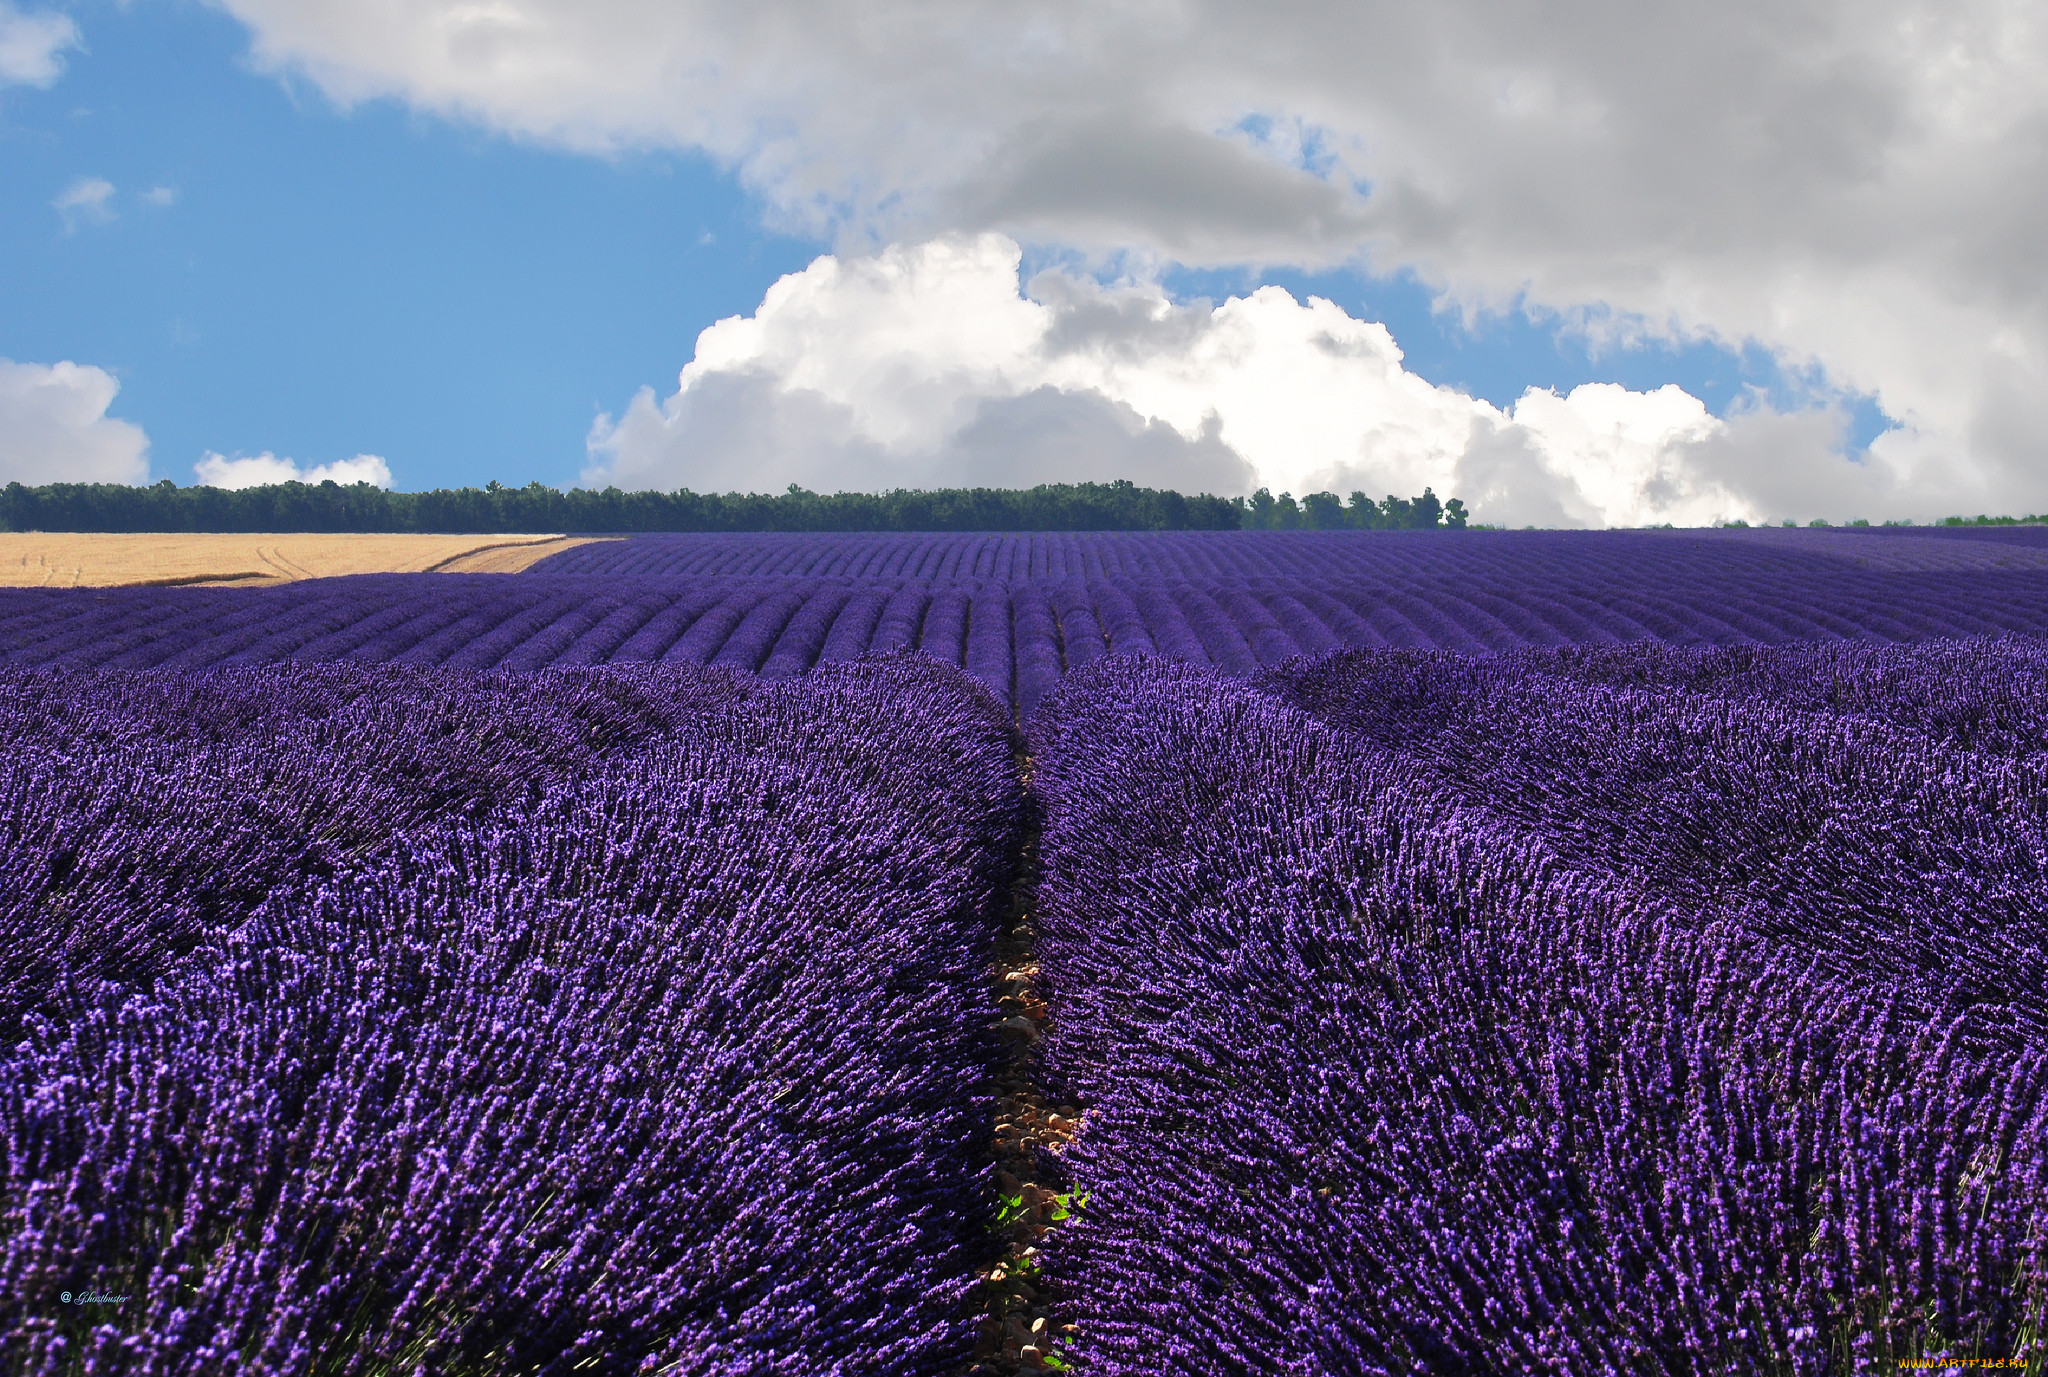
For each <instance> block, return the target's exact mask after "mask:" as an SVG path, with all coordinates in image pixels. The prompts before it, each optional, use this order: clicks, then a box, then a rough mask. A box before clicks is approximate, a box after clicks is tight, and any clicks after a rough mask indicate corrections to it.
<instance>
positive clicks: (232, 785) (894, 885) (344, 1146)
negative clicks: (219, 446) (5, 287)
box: [0, 660, 1021, 1374]
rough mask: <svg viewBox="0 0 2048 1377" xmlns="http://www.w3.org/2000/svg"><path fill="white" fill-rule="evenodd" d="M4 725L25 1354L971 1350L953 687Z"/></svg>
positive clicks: (630, 1365)
mask: <svg viewBox="0 0 2048 1377" xmlns="http://www.w3.org/2000/svg"><path fill="white" fill-rule="evenodd" d="M0 740H4V750H0V762H4V764H0V780H4V787H5V793H4V796H0V816H4V830H0V843H4V847H5V852H6V854H5V857H4V860H0V933H4V942H5V952H4V962H0V964H4V967H5V969H6V970H7V971H8V973H9V976H10V981H9V985H8V987H7V991H6V993H7V1001H8V1002H7V1008H6V1017H7V1019H8V1023H9V1027H8V1030H7V1041H6V1047H7V1049H8V1050H7V1051H6V1053H5V1054H4V1056H0V1150H4V1153H5V1164H4V1165H5V1170H4V1175H0V1190H4V1197H0V1352H4V1354H5V1357H4V1359H0V1365H4V1367H5V1369H6V1370H8V1371H11V1372H21V1373H29V1372H38V1373H41V1372H47V1373H59V1372H63V1373H113V1372H140V1371H148V1372H158V1373H191V1374H202V1373H203V1374H214V1373H224V1372H265V1373H271V1372H299V1373H308V1372H321V1373H388V1372H399V1371H439V1372H451V1371H459V1372H508V1373H509V1372H571V1371H574V1372H597V1373H627V1372H640V1371H654V1370H657V1369H658V1370H661V1371H665V1372H671V1373H756V1372H761V1373H765V1372H796V1371H802V1372H807V1373H808V1372H820V1373H829V1372H855V1371H858V1372H883V1373H935V1372H941V1371H948V1370H952V1369H954V1368H957V1367H958V1366H959V1365H960V1363H961V1362H962V1361H963V1360H964V1358H965V1356H966V1354H967V1351H968V1347H969V1345H970V1343H971V1339H970V1335H969V1329H968V1324H967V1317H966V1312H965V1310H964V1307H965V1305H966V1301H967V1296H968V1292H969V1290H970V1288H971V1286H972V1284H973V1278H972V1269H973V1267H974V1266H975V1265H976V1264H977V1263H979V1262H981V1261H982V1260H983V1259H984V1257H985V1256H986V1255H988V1254H989V1252H990V1249H991V1245H990V1243H989V1241H988V1234H987V1232H986V1230H985V1229H984V1227H983V1223H982V1220H983V1215H984V1214H985V1210H984V1208H983V1206H984V1201H983V1196H984V1194H985V1186H983V1185H982V1184H981V1183H980V1182H979V1180H978V1179H977V1177H976V1175H975V1172H976V1170H977V1167H976V1165H975V1162H974V1154H975V1153H976V1151H977V1149H978V1148H979V1146H980V1144H981V1139H982V1138H983V1137H984V1136H985V1129H986V1123H987V1120H988V1106H987V1103H986V1102H985V1101H984V1100H982V1099H980V1098H978V1096H977V1090H976V1087H977V1086H978V1085H979V1084H980V1082H981V1081H982V1079H983V1078H984V1077H985V1076H986V1075H987V1074H988V1071H989V1068H990V1066H991V1064H992V1062H993V1058H994V1056H995V1055H996V1052H995V1048H994V1046H993V1040H994V1039H993V1034H991V1033H990V1032H989V1031H988V1030H987V1027H986V1024H987V1023H988V1020H987V1019H986V1018H985V1017H982V1016H980V1015H979V1014H978V1009H979V1007H980V1003H981V999H980V985H981V983H982V981H983V979H984V972H983V968H982V966H983V962H984V961H985V950H984V949H985V947H986V944H987V939H988V932H989V925H990V923H991V921H992V919H991V911H992V908H993V906H994V905H995V904H996V902H997V901H998V897H999V895H1000V894H1001V893H1002V892H1003V890H1004V887H1005V886H1006V885H1007V884H1008V882H1009V870H1010V867H1011V865H1012V864H1013V860H1014V848H1015V840H1016V836H1017V832H1018V812H1019V809H1020V807H1021V792H1020V790H1019V787H1018V785H1017V783H1016V780H1015V776H1014V773H1013V771H1012V768H1011V761H1010V743H1009V738H1008V736H1007V729H1006V727H1005V725H1004V723H1003V722H1002V720H1001V717H1000V715H999V712H998V710H997V709H996V707H995V705H994V704H993V703H992V702H991V701H990V700H989V699H988V698H987V697H986V695H985V694H983V693H982V692H981V691H980V690H978V689H976V688H974V687H973V686H971V685H970V684H969V683H968V682H967V681H966V680H964V679H962V678H961V677H960V676H959V675H958V673H957V672H956V671H953V670H949V669H945V668H943V667H941V666H938V665H934V664H930V663H928V662H923V661H918V660H908V661H903V660H898V661H876V662H870V663H868V664H864V665H858V666H848V667H843V668H840V669H837V670H834V671H830V672H827V673H821V674H818V675H814V676H812V677H811V678H809V679H808V680H806V681H804V682H802V683H799V684H787V685H768V684H760V683H757V682H755V681H751V680H746V679H739V678H735V677H734V676H731V675H729V674H726V673H723V672H719V671H710V672H707V671H704V670H699V669H693V668H689V667H659V668H640V669H628V670H600V671H583V672H575V673H563V674H546V675H531V676H507V677H493V676H458V675H449V674H446V673H443V672H438V671H421V670H416V669H401V668H377V669H373V668H362V667H341V666H333V667H312V668H305V667H301V668H296V669H282V670H279V669H269V670H244V671H236V672H232V673H228V674H225V675H210V676H198V677H192V676H162V675H147V676H134V675H124V674H120V673H111V674H108V673H101V674H96V675H91V676H82V675H73V676H64V675H56V676H53V675H47V674H19V673H17V674H11V675H8V676H6V677H5V679H4V681H0ZM88 1296H90V1297H121V1298H122V1299H121V1300H120V1302H119V1303H107V1302H105V1301H103V1300H99V1299H94V1300H90V1301H89V1300H87V1299H86V1298H87V1297H88Z"/></svg>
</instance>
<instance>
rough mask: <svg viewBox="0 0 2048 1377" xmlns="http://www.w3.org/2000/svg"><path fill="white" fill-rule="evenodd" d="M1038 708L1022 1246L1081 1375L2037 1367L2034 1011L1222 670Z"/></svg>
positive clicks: (1064, 696)
mask: <svg viewBox="0 0 2048 1377" xmlns="http://www.w3.org/2000/svg"><path fill="white" fill-rule="evenodd" d="M1347 682H1348V683H1351V684H1352V686H1353V687H1356V688H1358V689H1360V691H1361V692H1363V691H1365V689H1366V683H1365V681H1364V680H1363V679H1356V680H1351V681H1347ZM1554 687H1555V681H1552V683H1551V684H1548V685H1544V686H1543V692H1544V693H1548V692H1549V691H1550V690H1551V689H1553V688H1554ZM1397 689H1398V686H1396V689H1390V690H1389V692H1390V693H1393V694H1394V696H1395V697H1396V699H1397V701H1398V692H1397ZM1484 720H1485V721H1486V722H1487V724H1488V726H1487V730H1488V731H1489V733H1490V734H1489V735H1488V736H1487V737H1486V738H1484V740H1483V744H1485V745H1487V746H1492V747H1496V748H1499V747H1501V746H1503V744H1504V743H1503V742H1502V741H1501V740H1500V737H1499V733H1501V732H1503V731H1504V730H1505V727H1504V725H1503V722H1502V721H1498V720H1494V719H1484ZM1573 720H1575V721H1578V720H1581V719H1573ZM1467 721H1468V719H1467V718H1465V717H1463V716H1455V717H1454V718H1453V719H1452V720H1451V725H1450V727H1449V728H1448V729H1449V730H1452V731H1455V730H1458V729H1459V728H1460V727H1461V726H1462V725H1463V724H1464V723H1466V722H1467ZM1444 729H1445V728H1443V727H1441V726H1440V727H1439V728H1438V730H1444ZM1034 733H1035V749H1036V752H1037V773H1036V779H1037V781H1038V784H1039V787H1040V788H1042V790H1043V795H1044V807H1045V833H1044V838H1043V843H1042V845H1043V855H1044V862H1045V880H1044V884H1043V888H1042V890H1041V895H1040V900H1041V905H1040V915H1039V928H1040V946H1039V950H1040V955H1041V960H1042V963H1043V973H1044V980H1045V982H1046V983H1047V984H1049V985H1050V986H1051V988H1052V989H1053V991H1054V1018H1053V1021H1052V1024H1051V1027H1052V1029H1053V1031H1052V1033H1051V1035H1050V1037H1049V1039H1048V1043H1047V1048H1046V1058H1047V1069H1048V1074H1049V1075H1052V1076H1054V1077H1057V1078H1061V1079H1063V1081H1064V1082H1065V1083H1066V1084H1068V1085H1070V1086H1071V1087H1073V1089H1074V1092H1075V1093H1076V1095H1077V1096H1079V1097H1081V1098H1082V1099H1083V1101H1084V1102H1086V1103H1089V1104H1091V1105H1092V1108H1091V1111H1090V1116H1089V1125H1088V1127H1087V1129H1086V1130H1085V1131H1084V1132H1083V1134H1082V1136H1081V1138H1080V1140H1079V1142H1078V1143H1077V1144H1076V1145H1075V1147H1074V1148H1073V1149H1072V1150H1071V1151H1070V1152H1069V1153H1068V1155H1067V1159H1066V1166H1067V1169H1068V1170H1070V1171H1071V1173H1072V1175H1073V1178H1074V1180H1075V1183H1076V1187H1077V1189H1080V1190H1085V1191H1086V1192H1087V1193H1088V1195H1089V1199H1090V1206H1089V1209H1088V1211H1086V1212H1085V1213H1084V1214H1083V1215H1082V1216H1081V1217H1080V1218H1079V1220H1078V1221H1077V1222H1075V1223H1073V1224H1070V1225H1069V1226H1067V1227H1065V1228H1063V1229H1062V1230H1061V1232H1060V1233H1059V1234H1058V1235H1056V1237H1055V1239H1054V1241H1053V1243H1052V1244H1051V1245H1050V1247H1049V1248H1048V1250H1047V1262H1046V1272H1047V1275H1048V1277H1049V1278H1050V1279H1051V1281H1052V1282H1053V1284H1055V1285H1057V1286H1058V1287H1059V1288H1060V1294H1062V1295H1063V1296H1066V1297H1068V1298H1069V1301H1068V1314H1067V1315H1066V1316H1065V1318H1068V1319H1071V1320H1074V1321H1076V1322H1078V1325H1079V1329H1080V1336H1081V1337H1080V1338H1078V1339H1077V1340H1076V1342H1075V1345H1074V1347H1075V1351H1076V1353H1077V1354H1078V1355H1079V1356H1080V1358H1081V1359H1082V1360H1083V1361H1084V1362H1085V1363H1086V1364H1087V1366H1088V1368H1089V1370H1091V1371H1095V1372H1101V1373H1157V1372H1161V1371H1174V1372H1190V1373H1239V1372H1283V1371H1300V1372H1318V1373H1394V1372H1444V1373H1448V1372H1474V1371H1488V1372H1505V1371H1515V1372H1521V1371H1530V1372H1533V1371H1568V1372H1595V1371H1631V1372H1660V1373H1698V1374H1705V1373H1725V1372H1755V1373H1763V1372H1805V1373H1816V1374H1818V1373H1823V1372H1847V1371H1862V1370H1869V1369H1873V1368H1886V1367H1889V1366H1890V1365H1893V1364H1896V1363H1897V1362H1899V1361H1901V1360H1903V1359H1907V1358H1923V1357H1943V1356H1945V1357H1964V1356H1971V1355H1975V1356H1982V1357H1997V1358H2006V1357H2013V1356H2020V1357H2027V1356H2030V1355H2031V1356H2032V1357H2034V1358H2035V1359H2037V1360H2038V1358H2039V1357H2040V1356H2041V1355H2040V1353H2039V1347H2038V1346H2039V1343H2040V1336H2041V1334H2042V1327H2041V1323H2042V1319H2043V1312H2044V1306H2048V1047H2044V1045H2043V1044H2042V1043H2041V1042H2040V1041H2039V1040H2037V1039H2034V1038H2032V1037H2022V1038H2020V1039H2019V1040H2018V1041H2017V1042H2016V1043H2013V1042H2007V1043H2004V1044H1994V1043H1992V1042H1990V1041H1987V1040H1986V1039H1984V1038H1982V1037H1980V1036H1979V1035H1978V1034H1979V1032H1980V1031H1981V1030H1980V1028H1979V1027H1978V1026H1977V1012H1976V1011H1975V1010H1973V1009H1970V1008H1956V1007H1940V1008H1936V1007H1930V1005H1929V1003H1928V1001H1926V1000H1924V999H1922V998H1920V997H1918V995H1917V993H1916V992H1915V991H1914V990H1913V989H1911V988H1908V987H1907V986H1906V985H1905V984H1903V983H1902V982H1900V981H1898V980H1895V979H1889V978H1885V977H1886V976H1887V974H1888V969H1887V963H1888V961H1889V959H1890V957H1889V953H1887V952H1882V951H1869V950H1866V951H1865V952H1864V953H1863V955H1864V956H1865V957H1867V958H1868V960H1869V961H1870V963H1871V964H1869V965H1867V966H1864V967H1859V968H1853V969H1848V968H1845V967H1844V964H1843V963H1842V962H1841V961H1839V960H1829V959H1824V957H1825V955H1826V954H1824V953H1819V952H1817V951H1815V950H1813V949H1811V948H1810V947H1801V946H1799V945H1796V944H1791V943H1787V942H1785V941H1783V940H1781V937H1780V935H1778V934H1776V933H1774V932H1772V931H1768V930H1765V929H1763V928H1761V927H1758V926H1755V925H1752V924H1751V923H1749V922H1748V921H1746V918H1747V916H1750V915H1749V914H1748V913H1747V911H1745V912H1738V913H1734V914H1732V915H1726V914H1724V915H1718V916H1717V915H1711V914H1708V915H1702V914H1700V913H1698V912H1694V911H1691V910H1689V909H1688V908H1687V906H1685V905H1682V904H1675V903H1673V902H1671V901H1670V900H1669V899H1668V897H1667V896H1666V894H1665V893H1662V892H1660V891H1659V889H1658V888H1657V887H1656V886H1653V885H1650V884H1647V883H1645V882H1644V881H1643V878H1642V877H1641V876H1640V875H1639V874H1636V873H1633V872H1632V871H1631V870H1630V869H1629V868H1628V867H1626V866H1621V865H1616V864H1610V863H1605V862H1604V860H1603V858H1611V857H1612V856H1613V855H1614V854H1615V853H1614V848H1615V847H1616V846H1617V845H1618V843H1616V842H1613V841H1608V842H1605V843H1604V845H1605V848H1606V849H1604V850H1602V849H1595V848H1589V847H1581V848H1579V850H1578V851H1577V852H1576V853H1574V852H1571V851H1570V850H1568V849H1567V848H1566V847H1565V846H1564V845H1563V843H1564V842H1566V841H1569V840H1571V839H1572V838H1573V835H1574V834H1573V832H1572V829H1570V828H1569V827H1567V826H1566V825H1565V822H1566V820H1565V819H1564V818H1562V817H1558V818H1554V819H1553V823H1554V825H1552V826H1550V827H1547V828H1545V827H1533V826H1530V825H1528V824H1527V823H1525V822H1523V821H1521V820H1519V819H1518V817H1517V815H1516V813H1515V811H1514V808H1513V807H1511V806H1487V807H1481V806H1476V805H1474V804H1472V803H1470V802H1469V801H1468V800H1467V798H1466V797H1465V796H1464V794H1463V793H1462V792H1461V791H1459V790H1458V789H1456V788H1454V787H1451V784H1450V783H1448V782H1447V781H1446V778H1445V776H1444V773H1443V772H1442V771H1441V770H1440V769H1438V768H1435V767H1433V765H1432V763H1431V762H1430V761H1429V760H1428V759H1427V758H1426V754H1427V753H1426V751H1419V752H1404V751H1403V750H1401V749H1397V748H1396V747H1395V746H1394V745H1390V744H1388V743H1387V742H1385V741H1382V740H1380V739H1377V738H1372V737H1369V736H1367V735H1365V734H1363V733H1359V732H1355V731H1347V730H1338V729H1336V728H1333V727H1332V726H1331V725H1330V724H1328V723H1327V722H1325V721H1321V720H1318V719H1317V718H1316V717H1314V716H1311V715H1310V714H1308V713H1305V712H1303V711H1301V710H1300V709H1299V708H1297V707H1294V706H1290V705H1289V704H1288V703H1287V702H1286V701H1285V700H1284V699H1283V698H1281V697H1279V696H1276V695H1274V694H1272V693H1270V692H1266V691H1261V690H1259V689H1257V688H1255V687H1253V686H1251V685H1248V684H1245V683H1244V682H1242V681H1237V682H1233V681H1231V680H1229V679H1226V678H1222V677H1218V676H1215V675H1214V674H1213V672H1206V671H1200V670H1196V669H1193V668H1190V667H1185V666H1175V665H1171V664H1167V663H1163V662H1160V661H1156V660H1148V661H1121V660H1112V661H1107V662H1104V663H1102V664H1099V665H1097V666H1095V667H1094V668H1093V669H1091V670H1089V671H1087V672H1085V673H1083V674H1081V675H1078V676H1076V677H1074V678H1071V679H1069V680H1068V682H1067V683H1066V684H1065V685H1063V686H1062V688H1061V689H1060V691H1059V692H1058V693H1056V694H1055V695H1054V696H1053V697H1052V699H1051V700H1049V702H1048V704H1047V705H1046V706H1045V707H1044V708H1042V709H1041V711H1040V713H1039V715H1038V717H1037V719H1035V725H1034ZM1403 739H1404V740H1408V738H1403ZM1411 744H1414V743H1413V742H1412V741H1411ZM1598 758H1599V757H1598V756H1597V755H1596V756H1595V759H1596V761H1597V759H1598ZM1531 763H1532V762H1529V761H1527V760H1525V762H1524V765H1525V769H1526V772H1525V774H1524V775H1523V776H1520V777H1519V778H1523V779H1526V781H1527V783H1526V786H1525V787H1524V788H1523V789H1522V790H1521V791H1520V793H1519V794H1518V793H1517V792H1516V791H1515V790H1514V788H1513V787H1512V782H1511V781H1505V780H1497V781H1496V782H1495V789H1494V794H1493V796H1492V797H1493V799H1494V800H1495V802H1496V803H1497V804H1499V805H1510V804H1512V803H1514V802H1516V801H1518V800H1519V799H1521V798H1524V797H1530V798H1538V797H1541V796H1543V795H1544V794H1546V793H1547V791H1548V789H1549V787H1550V786H1549V784H1548V783H1547V781H1546V779H1545V777H1544V776H1543V775H1542V774H1541V773H1539V772H1536V771H1535V770H1534V769H1533V768H1527V767H1528V766H1530V765H1531ZM1916 768H1917V767H1916ZM1671 779H1672V782H1673V784H1674V787H1681V788H1682V787H1685V783H1686V781H1685V780H1684V778H1683V776H1682V775H1681V774H1680V773H1679V772H1676V771H1674V773H1673V775H1672V776H1671ZM1578 797H1580V798H1583V797H1584V796H1583V795H1581V796H1578ZM1559 811H1560V812H1561V811H1562V810H1561V809H1560V810H1559ZM1611 825H1612V826H1614V827H1618V828H1622V829H1624V830H1625V829H1627V828H1629V827H1632V826H1636V825H1637V823H1636V822H1634V821H1631V820H1630V819H1628V818H1626V817H1623V818H1618V819H1615V820H1614V821H1613V823H1612V824H1611ZM1975 825H1976V826H1977V827H1979V828H1980V829H1985V828H1988V827H1989V826H1990V822H1989V819H1987V818H1985V817H1979V818H1978V819H1977V820H1976V823H1975ZM1961 826H1962V825H1961V824H1959V825H1958V830H1960V829H1961ZM1589 830H1598V829H1589ZM1641 841H1642V843H1643V845H1644V846H1645V847H1653V846H1655V845H1656V844H1657V842H1658V838H1657V837H1655V836H1654V835H1645V836H1643V837H1642V838H1641ZM1702 863H1704V858H1702V857H1699V856H1697V855H1696V854H1695V853H1689V852H1686V851H1685V850H1683V849H1682V848H1681V849H1680V850H1678V851H1676V852H1675V853H1674V854H1673V856H1672V864H1673V866H1675V867H1682V866H1685V865H1687V864H1692V865H1699V864H1702ZM1842 879H1844V880H1847V881H1850V882H1853V880H1854V877H1853V876H1845V877H1842ZM1829 882H1831V880H1830V877H1826V876H1822V877H1817V883H1820V884H1823V885H1824V884H1826V883H1829ZM1919 917H1920V919H1921V921H1922V922H1923V923H1924V924H1926V925H1928V926H1936V925H1939V924H1940V923H1942V922H1944V921H1947V914H1946V912H1945V911H1944V910H1941V909H1933V910H1927V911H1923V912H1921V913H1920V915H1919Z"/></svg>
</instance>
